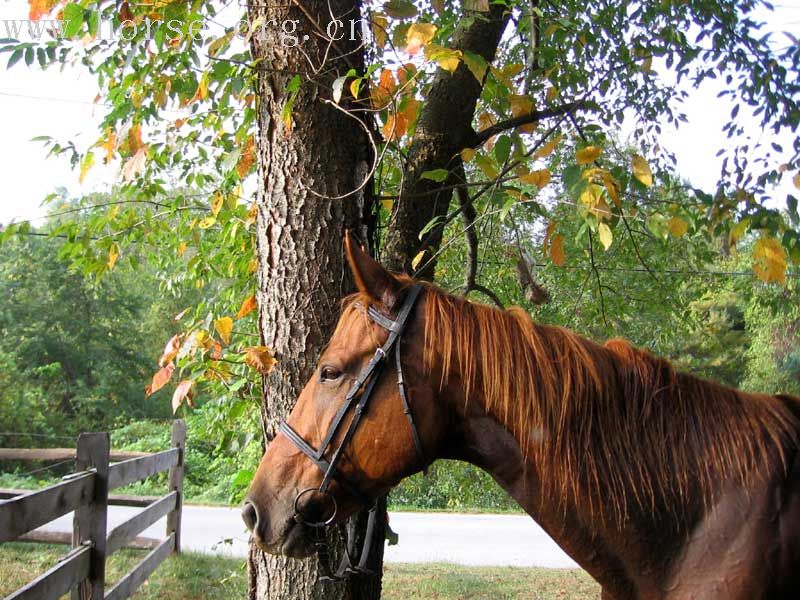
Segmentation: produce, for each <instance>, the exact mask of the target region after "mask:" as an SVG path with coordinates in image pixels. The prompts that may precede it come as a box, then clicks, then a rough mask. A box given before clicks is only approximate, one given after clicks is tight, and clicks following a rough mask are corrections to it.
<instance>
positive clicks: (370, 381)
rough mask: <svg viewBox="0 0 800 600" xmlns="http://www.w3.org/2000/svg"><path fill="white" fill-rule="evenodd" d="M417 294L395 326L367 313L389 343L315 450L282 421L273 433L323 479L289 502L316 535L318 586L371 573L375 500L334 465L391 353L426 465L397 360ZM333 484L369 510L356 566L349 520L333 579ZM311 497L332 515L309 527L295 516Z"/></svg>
mask: <svg viewBox="0 0 800 600" xmlns="http://www.w3.org/2000/svg"><path fill="white" fill-rule="evenodd" d="M421 291H422V286H420V285H413V286H411V287H410V288H409V290H408V294H407V296H406V298H405V300H404V302H403V305H402V306H401V308H400V312H399V313H398V314H397V318H396V319H394V320H392V319H391V318H390V317H387V316H386V315H384V314H383V313H381V312H380V311H378V310H377V309H376V308H375V307H373V306H370V307H368V309H367V314H368V315H369V317H370V319H372V320H373V321H374V322H375V323H377V324H378V325H380V326H381V327H383V328H384V329H386V330H387V331H388V332H389V337H388V338H387V339H386V342H385V343H384V344H383V346H381V347H379V348H377V349H376V350H375V354H374V355H373V357H372V358H371V359H370V361H369V363H368V364H367V366H366V367H365V368H364V369H363V370H362V371H361V372H360V373H359V374H358V376H357V377H356V380H355V381H354V382H353V385H352V387H351V388H350V390H349V391H348V392H347V394H346V395H345V397H344V403H343V404H342V406H341V407H339V410H338V411H337V412H336V415H335V416H334V418H333V420H332V421H331V424H330V426H329V427H328V431H327V433H326V434H325V437H324V438H323V440H322V444H320V447H319V449H318V450H315V449H314V448H313V447H312V446H311V445H310V444H309V443H308V442H306V441H305V440H304V439H303V437H302V436H301V435H300V434H299V433H297V432H296V431H295V430H294V429H293V428H292V426H291V425H289V424H288V423H287V422H286V421H283V422H282V423H281V424H280V426H279V427H278V431H280V432H281V433H283V434H284V435H285V436H286V437H287V438H289V441H290V442H292V443H293V444H294V445H295V446H296V447H297V449H298V450H300V452H302V453H303V454H305V455H306V456H307V457H308V458H309V459H310V460H311V462H313V463H314V464H315V465H317V467H319V469H320V470H321V471H322V472H323V473H324V475H323V477H322V483H320V485H319V488H306V489H304V490H301V491H300V492H299V493H298V494H297V496H295V499H294V519H295V521H297V522H298V523H301V524H303V525H306V526H308V527H310V528H311V530H312V531H313V532H315V540H314V545H315V546H316V548H317V553H318V555H319V558H320V568H321V570H322V572H323V576H322V577H320V579H322V580H331V581H340V580H342V579H345V578H346V577H347V576H348V575H350V574H354V573H360V574H364V573H367V574H369V573H371V571H369V569H367V567H366V562H367V559H368V557H369V550H370V544H371V541H372V533H373V530H374V528H375V501H376V499H374V498H373V499H370V498H369V497H368V496H367V495H365V494H363V493H362V492H360V491H359V490H358V488H357V487H356V486H354V485H353V484H352V483H350V482H349V481H347V479H345V478H344V476H343V475H342V474H341V473H340V472H339V471H338V465H339V461H340V460H341V458H342V455H343V453H344V451H345V449H346V448H347V446H348V445H349V444H350V441H351V440H352V439H353V436H354V435H355V432H356V429H358V425H359V423H360V422H361V419H362V417H363V416H364V412H365V411H366V408H367V405H368V404H369V400H370V397H371V396H372V392H373V390H374V389H375V386H376V385H377V383H378V381H379V380H380V378H381V374H382V373H383V367H384V365H385V364H386V359H387V357H388V356H389V355H390V354H391V353H392V351H394V357H395V368H396V370H397V386H398V389H399V392H400V399H401V401H402V403H403V412H404V413H405V415H406V417H407V418H408V423H409V425H410V426H411V435H412V437H413V439H414V446H415V448H416V451H417V457H418V459H419V461H420V464H421V465H422V466H425V465H426V462H425V452H424V450H423V448H422V441H421V440H420V437H419V431H417V427H416V425H415V423H414V416H413V414H412V412H411V405H410V403H409V401H408V390H407V389H406V383H405V379H404V378H403V365H402V361H401V359H400V341H401V339H400V338H401V336H402V334H403V331H404V329H405V327H406V323H407V322H408V318H409V316H410V315H411V311H412V310H413V309H414V305H415V304H416V302H417V300H418V298H419V295H420V292H421ZM362 390H363V391H362ZM353 408H354V411H353V418H352V419H351V420H350V424H349V425H348V426H347V429H346V430H345V433H344V435H343V436H342V441H341V442H340V443H339V446H338V447H337V448H336V449H335V450H334V451H333V453H332V454H331V456H330V458H329V459H328V458H326V457H325V455H326V454H328V450H329V449H330V447H331V446H332V444H333V439H334V437H336V434H337V432H338V431H339V429H340V428H341V427H342V423H343V422H344V419H345V417H346V416H347V413H348V412H350V410H351V409H353ZM333 480H336V482H337V483H338V484H339V485H340V486H341V487H342V488H343V489H344V490H345V491H346V492H347V493H348V494H350V495H351V496H353V497H354V498H356V500H358V502H359V503H360V504H361V505H362V506H364V507H365V508H366V507H370V508H369V519H368V521H367V532H366V537H365V539H364V544H363V546H362V549H361V556H360V558H359V560H358V563H357V564H355V565H354V564H353V562H352V560H351V551H352V550H353V546H354V545H355V543H354V540H355V521H354V520H351V526H350V528H348V531H347V536H346V537H347V543H346V548H345V555H344V556H343V557H342V562H341V564H340V565H339V568H338V569H337V571H336V573H334V574H332V573H331V570H330V567H329V565H328V556H327V555H328V549H327V544H326V542H325V536H324V529H325V528H326V527H328V526H329V525H331V524H332V523H333V522H334V521H335V519H336V513H337V511H338V505H337V504H336V500H335V499H334V497H333V496H332V495H331V494H330V492H329V490H328V488H329V487H330V483H331V481H333ZM313 493H317V494H322V495H324V496H326V497H327V498H328V499H329V500H330V501H331V503H332V506H333V512H332V513H331V515H330V516H329V517H327V518H326V519H324V520H321V521H308V520H306V518H305V517H304V516H303V514H302V511H301V510H300V500H301V499H302V498H303V497H304V496H305V495H306V494H313Z"/></svg>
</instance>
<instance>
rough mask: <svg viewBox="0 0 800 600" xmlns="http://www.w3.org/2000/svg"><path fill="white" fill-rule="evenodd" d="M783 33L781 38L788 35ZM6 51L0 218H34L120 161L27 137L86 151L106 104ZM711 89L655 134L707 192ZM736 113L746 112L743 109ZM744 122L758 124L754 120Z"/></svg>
mask: <svg viewBox="0 0 800 600" xmlns="http://www.w3.org/2000/svg"><path fill="white" fill-rule="evenodd" d="M27 14H28V3H27V1H26V0H5V1H3V2H0V37H7V34H6V32H5V31H4V28H5V20H6V19H25V18H27ZM759 16H761V17H763V18H764V19H765V20H766V21H767V23H768V28H769V29H770V30H773V31H794V32H795V33H797V32H798V31H800V0H785V1H784V2H783V3H781V4H778V5H777V6H776V11H775V13H773V14H769V13H765V14H763V15H759ZM781 38H782V40H781V41H782V42H785V40H786V38H785V37H784V36H779V39H781ZM8 56H9V55H8V54H2V55H0V173H1V174H2V176H3V180H4V181H3V184H4V185H3V191H4V194H3V196H2V197H0V223H7V222H9V221H11V220H17V221H18V220H22V219H34V220H35V219H37V218H40V217H41V216H42V215H44V214H45V212H46V207H42V206H41V202H42V200H43V198H44V197H45V196H46V195H48V194H49V193H51V192H53V191H55V190H56V189H57V188H59V187H63V188H66V189H67V190H68V192H69V194H70V195H71V196H78V195H82V194H86V193H89V192H93V191H107V190H108V189H109V188H110V186H111V185H112V184H113V183H114V182H115V181H116V180H117V179H118V178H119V175H120V174H119V172H118V171H119V165H118V164H112V165H108V166H106V165H102V164H100V163H101V161H98V162H97V164H95V166H94V167H93V168H92V169H91V170H90V171H89V173H88V175H87V177H86V178H85V179H84V181H83V183H82V184H81V183H79V181H78V172H77V170H72V169H71V168H70V165H69V163H68V161H67V159H65V158H63V157H60V158H47V157H46V154H47V152H46V150H45V149H44V146H43V144H42V143H41V142H34V141H31V138H34V137H36V136H39V135H49V136H52V137H54V138H56V139H57V140H59V141H67V140H72V141H73V142H75V144H76V146H77V147H78V148H79V149H81V150H85V149H86V148H88V147H89V146H91V145H93V144H94V143H95V142H96V141H97V140H98V138H99V137H100V130H99V127H98V125H99V123H100V121H101V119H102V116H103V114H104V111H105V107H103V106H98V105H95V104H94V98H95V96H97V92H98V89H97V85H96V82H95V79H94V77H92V76H91V75H89V74H88V73H87V72H86V71H85V70H84V69H81V68H66V69H64V70H63V71H59V70H58V69H57V68H50V69H47V70H41V69H40V68H39V67H38V66H35V67H31V68H29V67H26V66H25V65H24V61H21V62H19V63H17V65H16V66H14V67H13V68H12V69H10V70H6V69H5V64H6V62H7V60H8ZM717 91H718V90H717V89H716V88H715V87H714V86H713V84H711V85H706V86H705V87H703V88H701V89H700V90H691V91H690V92H691V97H690V99H689V100H688V101H687V102H686V104H685V106H684V110H685V112H686V114H687V116H688V118H689V123H688V125H685V126H682V127H681V128H680V129H678V130H677V131H675V130H674V129H673V128H672V127H671V126H666V127H665V128H664V130H665V133H664V135H663V137H662V139H661V143H662V145H663V146H664V147H665V148H668V149H669V150H670V151H672V152H674V153H675V154H676V156H677V161H678V164H677V170H678V173H679V174H680V175H681V176H682V177H685V178H687V179H689V181H691V183H692V184H693V185H695V186H697V187H701V188H704V189H706V190H709V191H712V190H713V187H714V185H715V183H716V180H717V177H718V174H719V169H720V163H721V158H717V157H715V156H714V155H715V153H716V150H717V149H718V148H720V147H721V146H723V145H724V144H725V137H724V135H723V134H722V126H723V125H724V124H725V122H726V121H727V119H728V117H729V115H730V109H731V104H730V103H729V101H727V100H720V99H718V98H716V93H717ZM739 118H740V119H743V118H748V117H747V116H746V115H745V114H744V110H743V111H742V113H740V116H739ZM750 129H751V130H753V131H756V132H758V131H759V128H758V127H757V125H755V123H754V124H753V125H752V126H751V127H750ZM765 135H766V134H765ZM770 135H771V134H770ZM762 141H778V142H779V143H782V144H783V146H784V148H791V136H789V135H787V136H785V137H784V138H783V139H781V140H772V139H767V140H762ZM787 156H788V153H787ZM792 189H793V188H792V185H791V177H785V178H784V182H783V183H782V185H781V186H779V188H778V190H777V193H776V197H777V198H778V199H779V200H780V202H779V205H780V203H782V201H783V199H785V197H786V194H787V193H789V192H791V191H792ZM795 193H796V190H795Z"/></svg>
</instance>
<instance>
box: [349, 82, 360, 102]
mask: <svg viewBox="0 0 800 600" xmlns="http://www.w3.org/2000/svg"><path fill="white" fill-rule="evenodd" d="M359 91H361V79H353V81H351V82H350V93H351V94H352V95H353V98H358V92H359Z"/></svg>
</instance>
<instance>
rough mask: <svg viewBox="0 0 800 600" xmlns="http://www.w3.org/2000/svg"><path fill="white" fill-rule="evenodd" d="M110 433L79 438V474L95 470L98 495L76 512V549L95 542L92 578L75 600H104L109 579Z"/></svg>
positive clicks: (81, 586)
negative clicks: (106, 582) (106, 580)
mask: <svg viewBox="0 0 800 600" xmlns="http://www.w3.org/2000/svg"><path fill="white" fill-rule="evenodd" d="M109 446H110V442H109V437H108V433H82V434H80V436H78V451H77V457H76V459H75V470H76V471H77V472H81V471H86V470H89V469H95V471H96V475H95V480H94V482H95V483H94V493H93V494H92V497H91V498H90V499H89V502H88V503H87V504H84V505H83V506H81V507H79V508H78V509H77V510H76V511H75V518H74V520H73V528H72V547H73V548H76V547H78V546H80V545H82V544H85V543H87V542H88V543H91V545H92V550H91V553H90V556H89V577H88V578H87V579H86V580H84V581H82V582H81V583H80V584H78V586H77V587H76V588H75V589H73V590H72V600H103V596H104V594H105V578H106V527H107V511H108V457H109Z"/></svg>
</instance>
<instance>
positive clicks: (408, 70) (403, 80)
mask: <svg viewBox="0 0 800 600" xmlns="http://www.w3.org/2000/svg"><path fill="white" fill-rule="evenodd" d="M416 77H417V67H416V66H415V65H414V63H410V62H409V63H406V64H404V65H403V66H402V67H400V68H399V69H397V81H398V82H399V83H400V85H401V86H403V88H404V89H403V93H404V94H412V93H413V92H414V86H413V83H414V79H416ZM409 84H411V85H409Z"/></svg>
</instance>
